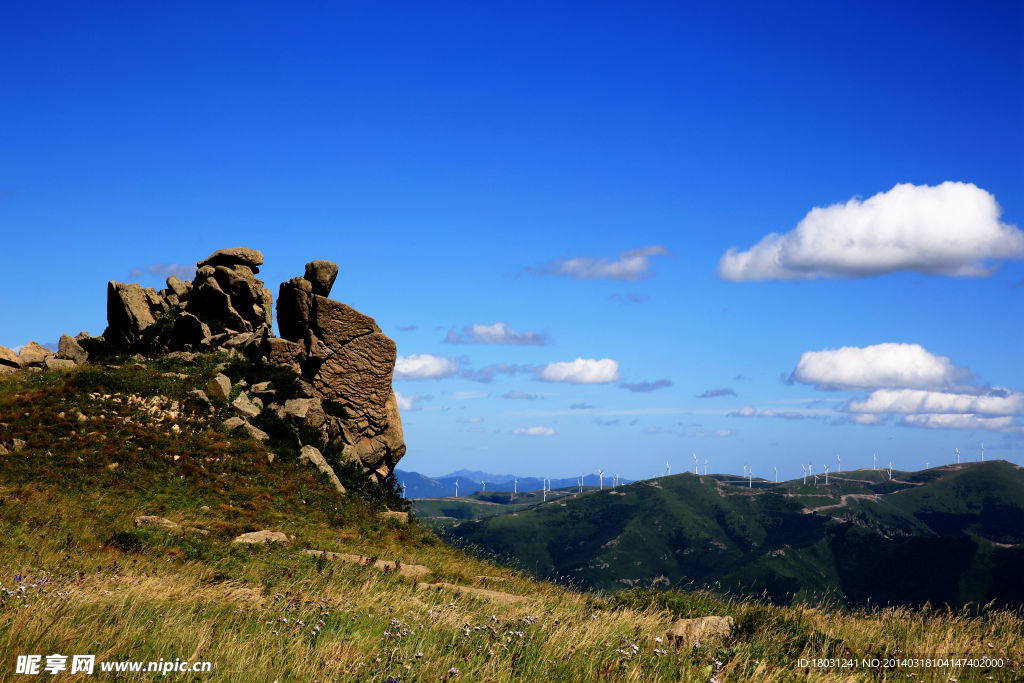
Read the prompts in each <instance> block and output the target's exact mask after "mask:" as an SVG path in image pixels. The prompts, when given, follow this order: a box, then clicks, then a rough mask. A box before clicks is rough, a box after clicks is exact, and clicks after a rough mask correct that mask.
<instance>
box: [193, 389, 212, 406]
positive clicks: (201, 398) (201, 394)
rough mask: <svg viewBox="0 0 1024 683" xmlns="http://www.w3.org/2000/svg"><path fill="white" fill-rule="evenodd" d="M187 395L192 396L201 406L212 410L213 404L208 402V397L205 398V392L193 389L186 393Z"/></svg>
mask: <svg viewBox="0 0 1024 683" xmlns="http://www.w3.org/2000/svg"><path fill="white" fill-rule="evenodd" d="M188 395H189V396H192V397H193V398H195V399H196V400H197V401H199V402H200V403H202V404H203V405H206V406H209V407H210V408H211V409H212V408H213V403H211V402H210V397H209V396H207V395H206V392H205V391H203V390H202V389H193V390H192V391H190V392H188Z"/></svg>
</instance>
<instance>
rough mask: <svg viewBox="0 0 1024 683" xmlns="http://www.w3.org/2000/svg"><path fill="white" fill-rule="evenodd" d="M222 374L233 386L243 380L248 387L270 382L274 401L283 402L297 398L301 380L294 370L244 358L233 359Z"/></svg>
mask: <svg viewBox="0 0 1024 683" xmlns="http://www.w3.org/2000/svg"><path fill="white" fill-rule="evenodd" d="M224 374H226V375H227V376H228V377H230V378H231V381H232V382H233V383H235V384H237V383H238V381H239V380H242V379H244V380H245V381H246V382H248V383H249V385H250V386H252V385H253V384H256V383H258V382H270V386H271V388H273V389H274V390H275V391H276V392H277V397H276V399H275V400H277V401H278V402H284V401H287V400H288V399H291V398H297V397H298V396H299V382H300V380H301V379H302V378H301V377H299V375H298V373H296V372H295V371H294V370H289V369H288V368H284V367H281V366H280V365H272V364H270V363H264V362H263V361H261V360H251V359H249V358H245V357H237V358H233V359H232V360H231V361H230V362H229V363H228V365H227V367H226V368H225V369H224Z"/></svg>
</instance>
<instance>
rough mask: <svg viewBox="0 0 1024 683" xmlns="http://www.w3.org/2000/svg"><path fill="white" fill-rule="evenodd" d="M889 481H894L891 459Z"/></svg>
mask: <svg viewBox="0 0 1024 683" xmlns="http://www.w3.org/2000/svg"><path fill="white" fill-rule="evenodd" d="M889 481H892V460H890V461H889Z"/></svg>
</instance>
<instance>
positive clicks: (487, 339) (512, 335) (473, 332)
mask: <svg viewBox="0 0 1024 683" xmlns="http://www.w3.org/2000/svg"><path fill="white" fill-rule="evenodd" d="M444 341H445V342H446V343H448V344H517V345H521V346H543V345H544V344H545V343H547V335H544V334H541V333H539V332H516V331H515V330H513V329H512V328H511V327H509V326H508V325H506V324H505V323H503V322H501V321H498V322H496V323H494V324H493V325H481V324H479V323H473V324H472V325H467V326H466V327H464V328H462V333H461V334H458V333H456V332H455V329H454V328H453V329H451V330H448V336H446V337H445V339H444Z"/></svg>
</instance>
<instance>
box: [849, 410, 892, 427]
mask: <svg viewBox="0 0 1024 683" xmlns="http://www.w3.org/2000/svg"><path fill="white" fill-rule="evenodd" d="M850 422H854V423H856V424H859V425H880V424H885V418H884V417H882V416H881V415H867V414H864V413H861V414H857V415H851V416H850Z"/></svg>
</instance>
